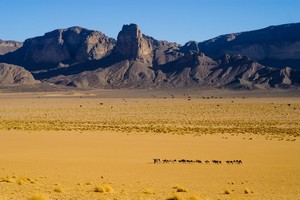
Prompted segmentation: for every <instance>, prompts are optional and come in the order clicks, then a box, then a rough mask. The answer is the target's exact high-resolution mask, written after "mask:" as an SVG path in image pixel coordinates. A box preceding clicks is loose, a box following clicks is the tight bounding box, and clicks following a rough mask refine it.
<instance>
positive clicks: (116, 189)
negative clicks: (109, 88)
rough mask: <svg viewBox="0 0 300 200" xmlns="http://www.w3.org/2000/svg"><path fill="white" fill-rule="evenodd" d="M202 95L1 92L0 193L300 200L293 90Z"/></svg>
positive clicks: (298, 110)
mask: <svg viewBox="0 0 300 200" xmlns="http://www.w3.org/2000/svg"><path fill="white" fill-rule="evenodd" d="M202 96H203V95H202V94H201V95H199V96H197V95H191V97H188V95H185V94H182V95H179V94H177V95H176V96H175V97H174V98H172V94H170V95H169V96H167V95H165V94H163V95H161V96H159V95H158V94H155V96H153V94H151V95H149V96H147V95H145V97H144V98H132V97H130V98H129V97H126V98H122V97H119V98H109V97H107V96H105V97H103V96H102V97H101V96H99V95H98V94H92V93H91V94H80V93H79V94H78V93H75V94H74V93H72V94H70V93H67V94H65V93H59V94H55V93H38V94H1V95H0V101H1V107H0V199H190V200H193V199H194V200H195V199H300V181H299V180H300V156H299V154H300V138H299V134H300V101H299V98H297V97H293V98H286V97H284V98H258V97H251V98H250V97H246V98H243V97H240V98H238V97H235V98H233V97H224V96H223V97H222V96H221V95H220V96H218V98H217V97H214V98H211V96H210V98H209V99H207V98H205V99H204V98H203V97H202ZM220 97H222V98H220ZM153 158H160V159H177V160H178V159H191V160H196V159H199V160H201V161H202V162H204V161H205V160H210V161H211V160H214V159H216V160H220V161H222V164H219V165H216V164H212V163H210V164H205V163H202V164H197V163H190V164H183V163H168V164H163V163H159V164H153V162H152V159H153ZM235 159H239V160H242V161H243V164H241V165H237V164H233V165H232V164H226V163H225V161H226V160H235ZM95 187H99V189H100V190H101V189H102V188H103V189H104V190H105V189H106V190H107V192H95V191H94V190H95ZM176 187H177V188H176ZM178 188H179V189H180V188H181V189H183V190H186V192H177V190H178ZM225 191H227V192H228V193H230V194H225ZM245 191H246V192H245Z"/></svg>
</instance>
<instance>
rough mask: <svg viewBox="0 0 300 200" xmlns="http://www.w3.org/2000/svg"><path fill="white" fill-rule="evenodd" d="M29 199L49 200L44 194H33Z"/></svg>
mask: <svg viewBox="0 0 300 200" xmlns="http://www.w3.org/2000/svg"><path fill="white" fill-rule="evenodd" d="M28 200H47V198H46V197H45V195H43V194H33V195H32V196H31V197H30V198H29V199H28Z"/></svg>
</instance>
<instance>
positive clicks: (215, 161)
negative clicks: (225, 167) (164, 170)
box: [153, 158, 243, 165]
mask: <svg viewBox="0 0 300 200" xmlns="http://www.w3.org/2000/svg"><path fill="white" fill-rule="evenodd" d="M153 163H154V164H159V163H163V164H168V163H197V164H202V163H205V164H216V165H220V164H223V162H222V161H221V160H205V161H203V162H202V161H201V160H186V159H181V160H168V159H159V158H154V159H153ZM224 163H226V164H229V165H230V164H231V165H233V164H237V165H241V164H243V161H242V160H225V162H224Z"/></svg>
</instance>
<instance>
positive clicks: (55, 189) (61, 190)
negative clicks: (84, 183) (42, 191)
mask: <svg viewBox="0 0 300 200" xmlns="http://www.w3.org/2000/svg"><path fill="white" fill-rule="evenodd" d="M54 192H57V193H63V192H64V190H63V189H62V188H61V187H56V188H54Z"/></svg>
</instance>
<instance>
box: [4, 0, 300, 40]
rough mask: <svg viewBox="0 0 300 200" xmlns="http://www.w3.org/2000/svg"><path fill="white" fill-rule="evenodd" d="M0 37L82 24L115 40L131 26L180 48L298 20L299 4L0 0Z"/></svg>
mask: <svg viewBox="0 0 300 200" xmlns="http://www.w3.org/2000/svg"><path fill="white" fill-rule="evenodd" d="M0 8H1V11H0V39H3V40H18V41H24V40H25V39H27V38H30V37H35V36H40V35H44V33H45V32H49V31H52V30H54V29H57V28H66V27H71V26H82V27H85V28H88V29H92V30H98V31H102V32H103V33H104V34H106V35H107V36H110V37H114V38H116V37H117V34H118V32H119V31H120V30H121V28H122V25H123V24H129V23H136V24H138V25H139V26H140V28H141V30H142V32H143V33H144V34H146V35H150V36H152V37H154V38H156V39H159V40H168V41H171V42H177V43H180V44H184V43H185V42H187V41H189V40H196V41H203V40H206V39H210V38H213V37H216V36H218V35H221V34H226V33H234V32H241V31H248V30H255V29H259V28H264V27H267V26H270V25H279V24H285V23H296V22H300V0H0Z"/></svg>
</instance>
